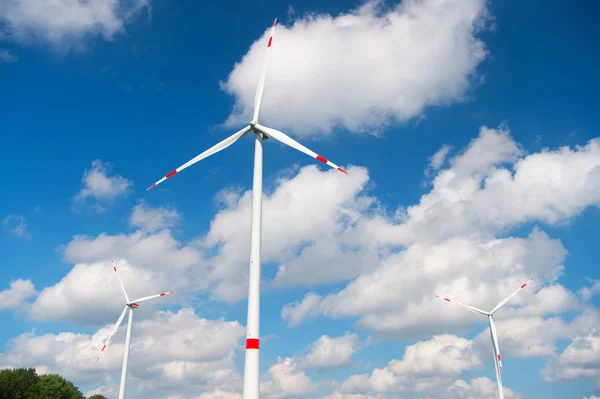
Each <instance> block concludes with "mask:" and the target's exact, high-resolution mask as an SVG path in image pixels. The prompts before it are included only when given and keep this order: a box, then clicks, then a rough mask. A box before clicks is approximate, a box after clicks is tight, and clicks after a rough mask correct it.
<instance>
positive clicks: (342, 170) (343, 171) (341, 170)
mask: <svg viewBox="0 0 600 399" xmlns="http://www.w3.org/2000/svg"><path fill="white" fill-rule="evenodd" d="M338 170H339V171H340V172H342V173H345V174H348V172H346V171H345V170H344V169H342V168H338Z"/></svg>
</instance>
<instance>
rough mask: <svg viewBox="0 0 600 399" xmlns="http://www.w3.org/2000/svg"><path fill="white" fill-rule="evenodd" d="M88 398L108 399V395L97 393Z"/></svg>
mask: <svg viewBox="0 0 600 399" xmlns="http://www.w3.org/2000/svg"><path fill="white" fill-rule="evenodd" d="M88 399H106V396H104V395H100V394H99V393H97V394H95V395H92V396H90V397H89V398H88Z"/></svg>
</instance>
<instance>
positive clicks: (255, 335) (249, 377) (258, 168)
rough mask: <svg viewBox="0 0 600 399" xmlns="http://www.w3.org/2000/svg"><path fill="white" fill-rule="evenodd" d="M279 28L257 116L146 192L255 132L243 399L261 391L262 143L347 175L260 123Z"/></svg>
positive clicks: (257, 103)
mask: <svg viewBox="0 0 600 399" xmlns="http://www.w3.org/2000/svg"><path fill="white" fill-rule="evenodd" d="M275 25H277V18H275V21H274V22H273V27H272V28H271V35H270V37H269V42H268V44H267V54H266V58H265V63H264V64H263V69H262V74H261V76H260V80H259V81H258V87H257V89H256V97H255V98H254V115H253V117H252V120H251V121H250V124H249V125H248V126H246V127H244V128H243V129H242V130H240V131H238V132H237V133H234V134H233V135H231V136H229V137H227V138H226V139H225V140H223V141H221V142H220V143H218V144H215V145H214V146H212V147H211V148H209V149H208V150H206V151H204V152H203V153H202V154H200V155H198V156H197V157H196V158H193V159H192V160H190V161H188V162H186V163H184V164H183V165H181V166H180V167H178V168H177V169H175V170H173V171H172V172H170V173H168V174H167V175H166V176H165V177H163V178H162V179H160V180H158V181H157V182H156V183H154V184H152V185H151V186H150V187H148V188H147V189H146V190H150V189H152V188H154V187H156V186H157V185H159V184H160V183H162V182H163V181H165V180H167V179H168V178H170V177H172V176H174V175H175V174H176V173H179V172H181V171H182V170H184V169H185V168H187V167H188V166H191V165H193V164H195V163H196V162H198V161H200V160H202V159H204V158H206V157H209V156H211V155H213V154H215V153H217V152H219V151H221V150H224V149H225V148H227V147H229V146H230V145H232V144H233V143H235V142H236V141H237V140H239V139H240V138H241V137H242V136H244V135H245V134H246V133H248V132H252V133H254V138H255V141H254V143H255V146H254V178H253V181H252V225H251V226H252V227H251V230H252V235H251V239H250V273H249V280H250V282H249V288H248V322H247V327H246V328H247V335H246V359H245V364H244V399H258V397H259V392H260V386H259V383H260V380H259V357H258V350H259V347H260V345H259V325H260V243H261V241H260V235H261V219H262V215H261V214H262V169H263V147H262V142H263V140H266V139H268V138H273V139H275V140H277V141H279V142H281V143H283V144H285V145H287V146H289V147H292V148H294V149H296V150H298V151H300V152H303V153H305V154H306V155H308V156H310V157H313V158H316V159H317V160H318V161H321V162H323V163H324V164H327V165H328V166H330V167H332V168H334V169H337V170H339V171H340V172H342V173H345V174H348V172H346V171H345V170H344V169H342V168H340V167H339V166H337V165H336V164H334V163H333V162H331V161H329V160H327V159H325V158H323V157H322V156H320V155H318V154H317V153H315V152H313V151H311V150H309V149H308V148H306V147H305V146H303V145H302V144H300V143H298V142H297V141H295V140H294V139H292V138H291V137H289V136H288V135H286V134H285V133H282V132H280V131H278V130H275V129H271V128H269V127H266V126H263V125H261V124H259V123H258V114H259V113H260V104H261V102H262V95H263V90H264V87H265V77H266V74H267V63H268V59H269V51H270V50H271V44H272V43H273V33H274V32H275Z"/></svg>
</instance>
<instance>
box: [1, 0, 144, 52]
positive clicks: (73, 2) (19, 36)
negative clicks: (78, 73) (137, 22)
mask: <svg viewBox="0 0 600 399" xmlns="http://www.w3.org/2000/svg"><path fill="white" fill-rule="evenodd" d="M149 8H150V2H149V0H133V1H124V0H88V1H79V0H57V1H52V2H48V1H45V0H7V1H3V2H2V4H0V23H1V26H2V28H1V30H0V36H4V37H5V38H8V39H11V40H14V41H17V42H20V43H23V44H29V43H31V42H33V41H41V42H45V43H49V44H51V45H53V46H55V47H58V48H64V47H70V46H72V45H75V46H81V45H82V43H81V42H82V39H84V38H85V37H92V36H102V37H103V38H104V39H106V40H112V39H113V38H114V36H115V35H116V34H117V33H119V32H122V31H123V30H124V27H125V25H126V24H127V23H129V22H131V21H132V20H133V19H135V18H137V17H138V16H139V14H140V12H141V11H142V10H144V9H148V10H149Z"/></svg>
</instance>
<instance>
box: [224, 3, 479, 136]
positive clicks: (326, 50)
mask: <svg viewBox="0 0 600 399" xmlns="http://www.w3.org/2000/svg"><path fill="white" fill-rule="evenodd" d="M486 17H487V9H486V5H485V1H483V0H465V1H460V2H455V1H448V0H443V1H432V0H427V1H416V0H404V1H403V2H401V3H400V4H397V5H396V6H393V7H391V8H389V9H388V8H385V7H384V5H383V3H381V2H378V1H368V2H367V3H365V4H364V5H362V6H361V7H360V8H358V9H356V10H353V11H351V12H348V13H345V14H341V15H338V16H336V17H332V16H330V15H314V14H311V15H308V16H306V17H303V18H300V19H297V20H296V21H295V22H294V23H293V25H291V26H289V27H286V26H282V25H278V27H277V31H276V33H275V38H274V45H273V47H272V51H271V55H270V59H269V71H268V75H267V80H266V86H265V95H264V97H263V103H262V104H263V106H262V108H261V119H262V120H264V121H265V122H266V123H267V124H273V126H274V127H276V128H280V129H283V130H293V131H294V132H295V133H298V134H316V133H322V132H325V133H327V132H331V131H332V129H333V128H334V127H336V126H342V127H344V128H346V129H349V130H351V131H371V132H373V130H375V131H377V130H378V129H380V128H382V127H383V126H385V125H387V124H389V123H392V122H396V121H406V120H409V119H411V118H413V117H416V116H418V115H420V114H421V113H422V112H423V110H424V109H425V107H426V106H428V105H442V104H444V105H445V104H449V103H452V102H455V101H460V100H462V99H463V98H464V97H465V94H466V93H467V92H468V90H469V88H470V87H471V86H472V83H473V81H474V80H475V79H476V78H477V73H476V68H477V66H478V65H479V64H480V63H481V62H482V60H484V59H485V57H486V55H487V52H486V49H485V45H484V44H483V42H482V41H481V40H479V39H478V38H477V37H476V34H477V33H478V31H479V30H480V29H482V28H483V27H484V23H485V20H486ZM267 38H268V31H267V32H266V33H265V34H264V35H263V36H262V37H261V38H260V39H258V40H257V41H255V42H254V43H253V44H252V46H251V47H250V49H249V51H248V53H247V54H246V55H245V56H244V57H243V58H242V60H241V62H239V63H237V64H236V65H235V66H234V68H233V70H232V72H231V73H230V75H229V76H228V78H227V81H226V82H224V83H223V84H222V87H223V89H224V90H225V91H226V92H227V93H229V94H232V95H233V96H234V97H235V101H236V102H235V106H234V109H233V111H232V113H231V115H230V117H229V119H228V120H227V122H228V123H229V124H238V123H247V122H248V121H250V119H251V117H252V110H253V107H254V96H255V91H256V85H257V82H258V78H259V75H260V70H261V68H262V65H263V60H264V55H265V51H266V43H267ZM373 43H377V45H376V46H373ZM357 54H360V56H359V57H358V56H357ZM358 60H360V62H358ZM356 82H361V84H357V83H356Z"/></svg>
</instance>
